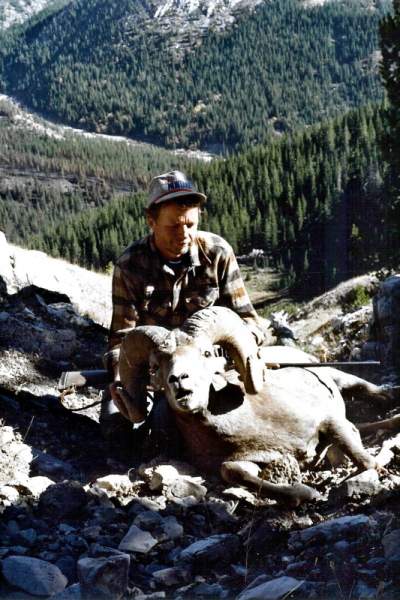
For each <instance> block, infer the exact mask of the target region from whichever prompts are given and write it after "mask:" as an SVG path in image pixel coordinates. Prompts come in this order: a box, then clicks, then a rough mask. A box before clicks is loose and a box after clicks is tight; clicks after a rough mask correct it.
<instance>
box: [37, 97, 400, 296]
mask: <svg viewBox="0 0 400 600" xmlns="http://www.w3.org/2000/svg"><path fill="white" fill-rule="evenodd" d="M383 129H384V127H383V123H382V120H381V110H379V109H378V108H374V107H366V108H364V109H359V110H358V111H355V112H352V113H349V114H347V115H345V116H343V117H340V118H338V119H335V120H333V121H329V122H327V123H324V124H322V125H319V126H315V127H313V128H309V129H306V130H305V131H304V132H302V133H297V134H295V135H293V136H290V137H286V138H284V139H282V140H278V141H275V142H274V143H270V144H266V145H260V146H257V147H255V148H253V149H251V150H248V151H246V152H243V153H240V154H237V155H235V156H232V157H230V158H228V159H227V160H225V161H222V160H221V161H214V162H213V163H211V164H209V165H199V164H195V163H191V164H190V165H188V168H189V171H190V172H191V175H192V177H193V178H194V179H195V180H196V181H197V183H198V185H199V188H200V189H202V190H204V191H205V192H206V193H207V195H208V204H207V211H206V212H205V214H204V216H203V223H202V227H203V228H206V229H210V230H212V231H214V232H216V233H220V234H221V235H223V236H224V237H225V238H226V239H228V240H229V241H230V243H231V244H232V245H233V247H234V249H235V251H236V252H238V253H240V254H242V253H245V252H248V251H249V250H251V248H262V249H264V251H265V252H266V254H267V256H268V261H269V265H270V266H271V267H275V268H278V269H279V270H282V271H284V272H285V273H286V274H287V275H286V280H285V283H286V284H287V285H295V287H296V288H297V289H298V290H300V291H301V293H302V294H303V295H304V294H307V295H311V294H313V293H316V292H319V291H322V290H324V289H327V288H328V287H330V286H332V285H334V284H335V283H337V282H339V281H341V280H343V279H345V278H347V277H350V276H352V275H354V274H357V273H360V272H363V271H366V270H370V269H371V268H378V267H379V266H380V265H381V264H384V261H385V257H386V252H387V246H386V235H385V226H386V215H387V212H388V208H389V207H388V206H386V205H385V203H384V201H383V196H382V193H383V189H382V180H383V178H384V172H383V170H382V161H381V158H380V155H379V149H378V146H377V138H378V137H379V136H381V135H382V131H383ZM143 205H144V195H142V194H134V195H129V196H125V197H124V198H123V199H121V198H115V199H112V200H111V201H109V202H108V203H107V204H106V205H104V206H102V207H99V208H97V209H91V210H86V211H82V212H80V213H79V214H78V215H76V216H75V217H73V218H71V219H65V220H64V221H63V223H62V224H58V225H55V226H54V227H45V228H44V229H43V231H42V233H41V234H40V235H38V236H36V237H34V238H30V240H29V243H30V245H31V246H33V247H36V248H39V249H42V250H44V251H46V252H49V253H51V254H54V255H59V256H63V257H65V258H68V259H69V260H72V261H73V262H78V263H80V264H83V265H85V266H91V267H95V268H97V269H100V268H105V267H106V265H107V264H108V263H109V262H110V261H113V260H114V259H115V258H116V256H117V255H118V254H119V252H121V250H122V249H123V248H124V247H125V246H126V245H127V244H128V243H130V242H131V241H132V240H133V239H136V238H138V237H140V236H141V235H143V233H144V231H145V223H144V219H143V216H142V215H143Z"/></svg>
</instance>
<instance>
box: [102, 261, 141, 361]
mask: <svg viewBox="0 0 400 600" xmlns="http://www.w3.org/2000/svg"><path fill="white" fill-rule="evenodd" d="M112 305H113V312H112V318H111V326H110V332H109V338H108V350H107V352H106V354H105V355H104V363H105V365H106V368H107V369H109V370H110V371H115V366H116V365H117V364H118V361H119V351H120V346H121V342H122V339H123V338H124V336H125V335H126V331H124V330H126V329H132V328H134V327H136V323H137V321H138V312H137V308H136V305H137V298H136V294H135V291H134V286H133V285H132V282H131V281H130V280H129V279H128V277H127V275H126V273H125V272H124V270H123V269H121V267H120V266H119V265H118V264H116V265H115V267H114V273H113V279H112Z"/></svg>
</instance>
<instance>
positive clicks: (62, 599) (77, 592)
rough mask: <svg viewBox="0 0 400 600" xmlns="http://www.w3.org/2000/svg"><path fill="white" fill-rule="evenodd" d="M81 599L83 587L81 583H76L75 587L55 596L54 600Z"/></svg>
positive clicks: (71, 586)
mask: <svg viewBox="0 0 400 600" xmlns="http://www.w3.org/2000/svg"><path fill="white" fill-rule="evenodd" d="M81 598H82V594H81V586H80V585H79V583H74V584H73V585H70V586H69V587H67V588H65V590H64V591H63V592H60V593H59V594H56V595H55V596H53V597H52V600H81Z"/></svg>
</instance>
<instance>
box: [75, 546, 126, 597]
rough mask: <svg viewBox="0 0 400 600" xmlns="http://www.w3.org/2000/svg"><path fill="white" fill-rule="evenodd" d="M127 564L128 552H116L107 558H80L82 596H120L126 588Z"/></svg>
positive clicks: (79, 572)
mask: <svg viewBox="0 0 400 600" xmlns="http://www.w3.org/2000/svg"><path fill="white" fill-rule="evenodd" d="M129 564H130V557H129V555H128V554H116V555H114V556H108V557H107V558H82V559H81V560H80V561H79V562H78V576H79V583H80V586H81V593H82V598H85V599H87V600H92V599H93V598H100V599H102V598H103V599H104V600H109V599H110V600H112V599H118V598H122V596H123V595H124V594H125V592H126V590H127V589H128V573H129Z"/></svg>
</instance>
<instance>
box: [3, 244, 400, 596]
mask: <svg viewBox="0 0 400 600" xmlns="http://www.w3.org/2000/svg"><path fill="white" fill-rule="evenodd" d="M1 252H2V253H1V256H2V257H4V256H5V255H7V254H8V251H7V248H5V247H4V245H2V247H1ZM13 252H15V249H13ZM41 258H42V259H43V260H48V261H49V263H50V262H54V263H55V262H56V261H54V260H53V261H52V259H46V257H41ZM19 260H21V264H20V267H21V269H22V270H23V268H25V270H26V272H28V271H29V270H30V268H29V267H30V261H29V259H28V255H27V253H25V255H24V254H22V253H19V254H18V259H17V262H19ZM25 261H26V262H25ZM49 263H48V264H49ZM71 270H72V271H73V272H75V273H77V269H76V268H74V267H71V265H68V264H67V263H65V262H59V266H58V275H59V276H60V279H61V280H69V276H70V273H71ZM36 275H37V274H35V277H34V281H33V282H31V284H29V282H28V281H26V282H25V284H24V283H22V285H21V287H20V288H19V290H18V291H17V290H16V289H15V288H14V289H12V290H11V289H10V290H9V292H12V294H11V293H7V290H6V289H5V280H4V272H3V271H1V272H0V290H1V294H0V315H1V320H2V327H1V335H0V359H1V360H0V394H1V403H2V412H1V416H2V420H1V421H0V441H1V448H0V513H1V520H0V537H1V543H2V545H1V557H0V564H1V570H0V596H1V597H2V598H7V599H11V598H24V599H26V600H28V599H31V598H35V597H36V598H38V597H40V598H44V597H54V598H66V597H67V598H71V597H72V598H77V599H78V600H79V599H81V598H99V597H104V598H111V597H114V598H115V597H118V598H121V599H122V598H123V599H124V600H125V599H128V598H132V597H137V598H140V599H143V600H145V599H148V600H151V599H153V600H154V598H176V599H178V598H180V599H182V600H192V599H193V598H199V599H206V598H220V599H224V598H225V599H226V600H233V599H235V600H251V599H254V598H274V599H275V600H278V599H280V598H283V597H284V596H285V595H286V596H287V594H288V593H289V592H290V593H291V596H292V598H294V600H310V599H312V598H321V599H322V598H332V599H343V597H346V598H350V597H352V598H354V600H361V599H364V598H366V597H369V598H371V597H372V598H373V597H374V596H375V597H376V596H377V595H378V594H379V593H380V590H382V589H384V592H385V595H384V596H383V597H384V598H388V599H389V598H395V597H396V595H397V592H398V568H397V567H398V559H397V555H394V556H393V552H395V551H396V548H397V544H398V540H399V525H400V522H399V516H398V498H399V458H398V453H399V440H398V435H397V436H396V433H395V432H383V431H382V430H381V431H380V432H379V435H369V436H367V437H366V438H364V445H365V447H366V448H367V449H368V451H369V452H370V453H371V454H373V455H377V454H378V453H380V454H379V456H382V457H383V459H384V460H385V461H386V462H385V464H386V467H387V470H385V471H384V472H382V473H380V474H379V475H378V473H376V472H375V471H374V470H369V471H367V472H364V473H362V474H361V475H359V474H357V473H355V470H354V466H353V465H352V464H351V463H350V461H347V460H346V462H344V463H342V464H340V465H336V466H334V465H331V464H330V462H329V461H328V460H327V459H326V458H325V459H323V457H322V456H321V461H322V462H320V463H318V464H317V465H312V466H304V467H303V468H302V471H301V478H302V481H303V482H304V483H306V484H307V485H309V486H312V487H313V488H315V489H317V490H318V492H319V493H320V496H319V497H318V499H316V500H314V501H312V502H309V503H306V504H304V505H302V506H301V507H296V508H293V507H290V508H288V507H286V506H282V505H277V504H276V503H274V501H271V500H269V499H267V498H264V497H263V496H262V495H261V494H260V493H259V492H258V491H257V490H256V489H253V490H250V489H244V488H243V487H239V486H238V485H232V484H227V483H225V482H224V481H222V480H221V478H220V477H219V476H217V474H211V475H210V474H207V473H205V472H203V471H201V470H199V469H198V468H195V467H194V466H193V464H190V459H189V456H187V455H185V454H184V453H183V452H181V453H180V454H179V455H178V456H177V457H171V456H168V457H166V456H165V455H164V456H161V455H160V454H157V451H156V449H155V448H154V445H153V446H151V447H150V444H145V443H143V439H142V440H138V439H137V438H136V442H137V443H136V444H135V446H134V448H133V449H132V453H131V456H129V457H127V456H125V458H121V456H119V455H118V453H117V449H116V447H115V445H114V444H111V446H110V447H107V446H106V444H105V443H104V439H103V438H102V436H101V434H100V428H99V426H98V411H99V406H98V404H96V403H97V401H98V391H97V390H95V389H94V388H91V387H89V388H84V389H83V390H78V391H77V390H73V389H70V390H67V391H65V392H64V393H63V394H60V393H59V391H58V390H57V380H58V377H59V374H60V372H61V370H65V369H76V368H87V369H91V368H92V369H93V368H99V367H100V366H101V355H102V352H103V351H104V347H105V337H106V335H105V334H106V332H105V330H104V329H103V328H101V327H100V326H99V325H96V324H95V323H93V321H91V320H90V319H89V318H88V316H87V314H82V312H80V311H79V310H78V309H77V307H76V304H77V303H79V292H78V293H77V295H76V296H75V298H74V306H73V305H72V304H71V303H70V301H69V300H70V298H69V297H68V295H67V294H69V293H70V291H71V288H70V287H69V285H67V286H66V289H65V290H64V293H60V290H58V291H56V290H54V288H53V287H50V288H48V289H46V287H43V285H45V283H44V280H43V279H41V280H40V282H39V280H38V279H37V278H36ZM82 275H83V273H82ZM90 275H91V274H90V273H87V276H88V277H90ZM91 281H92V282H94V280H91ZM35 282H36V284H39V286H40V287H37V286H36V285H35ZM98 283H99V287H98V288H97V289H96V285H94V287H93V288H92V290H91V293H92V295H93V299H94V301H95V302H101V301H102V296H103V294H104V287H103V285H102V282H100V280H99V279H98ZM26 284H28V285H26ZM32 284H33V285H32ZM354 285H355V282H347V288H348V290H351V288H352V287H354ZM357 285H359V281H358V282H357ZM332 296H335V298H336V301H335V302H336V303H338V302H339V303H340V300H342V299H343V298H342V297H343V289H342V290H341V292H340V291H339V290H332V293H331V294H330V295H329V298H328V297H326V298H319V299H318V300H317V302H318V303H319V304H321V303H325V304H328V303H329V305H330V307H331V309H332V310H334V306H333V305H332V299H333V298H332ZM81 306H82V304H81ZM314 308H315V307H314ZM336 308H337V314H338V317H339V319H340V318H343V319H344V318H345V317H346V316H347V315H343V314H342V308H341V306H340V305H337V307H336ZM365 308H368V307H365ZM307 311H308V315H307V316H305V315H306V313H307ZM310 316H311V318H314V310H313V306H312V305H308V306H305V307H304V314H303V317H304V318H305V321H307V318H308V317H310ZM350 316H351V315H350ZM328 327H329V328H328V329H326V330H325V332H324V333H325V334H326V338H327V340H329V338H330V335H331V334H332V333H335V331H336V330H337V320H336V323H335V322H333V320H332V323H331V324H330V325H329V326H328ZM335 327H336V330H335ZM363 330H364V334H365V328H363ZM347 333H348V332H347ZM353 337H354V336H351V335H350V336H348V338H347V339H346V342H347V343H348V345H349V346H351V347H354V339H353ZM363 339H365V335H364V337H363ZM341 341H342V340H341ZM359 342H360V338H357V342H356V343H357V345H358V343H359ZM314 385H315V383H314ZM304 401H305V402H306V398H305V399H304ZM94 404H95V405H94ZM348 405H349V406H350V408H351V407H352V406H354V402H353V401H351V402H349V403H348ZM378 413H379V415H380V417H379V418H384V417H385V416H391V414H392V413H393V408H389V407H388V406H383V405H381V404H380V403H379V405H378V406H377V405H376V404H374V405H373V406H370V405H369V403H368V402H363V410H362V413H360V411H359V412H357V414H356V415H355V421H356V422H360V418H361V419H364V418H366V419H369V420H371V419H375V418H378ZM307 419H309V415H307ZM133 435H134V434H133V433H132V436H133ZM381 449H382V450H381ZM380 451H381V452H380ZM285 455H286V453H285ZM183 460H187V461H188V462H182V461H183ZM276 463H277V464H278V465H279V462H278V460H276ZM274 464H275V463H274ZM273 468H274V467H272V469H273ZM292 471H293V468H292V470H291V471H290V473H289V476H288V475H287V472H286V471H285V472H284V473H283V472H282V471H278V469H276V471H274V472H273V474H271V478H272V477H274V479H273V480H274V481H277V482H280V483H289V484H290V483H292V482H293V481H292V479H290V476H291V474H292ZM298 477H299V474H297V473H296V479H295V481H297V478H298ZM211 567H212V568H211ZM64 590H65V591H64ZM255 594H257V595H255Z"/></svg>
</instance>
